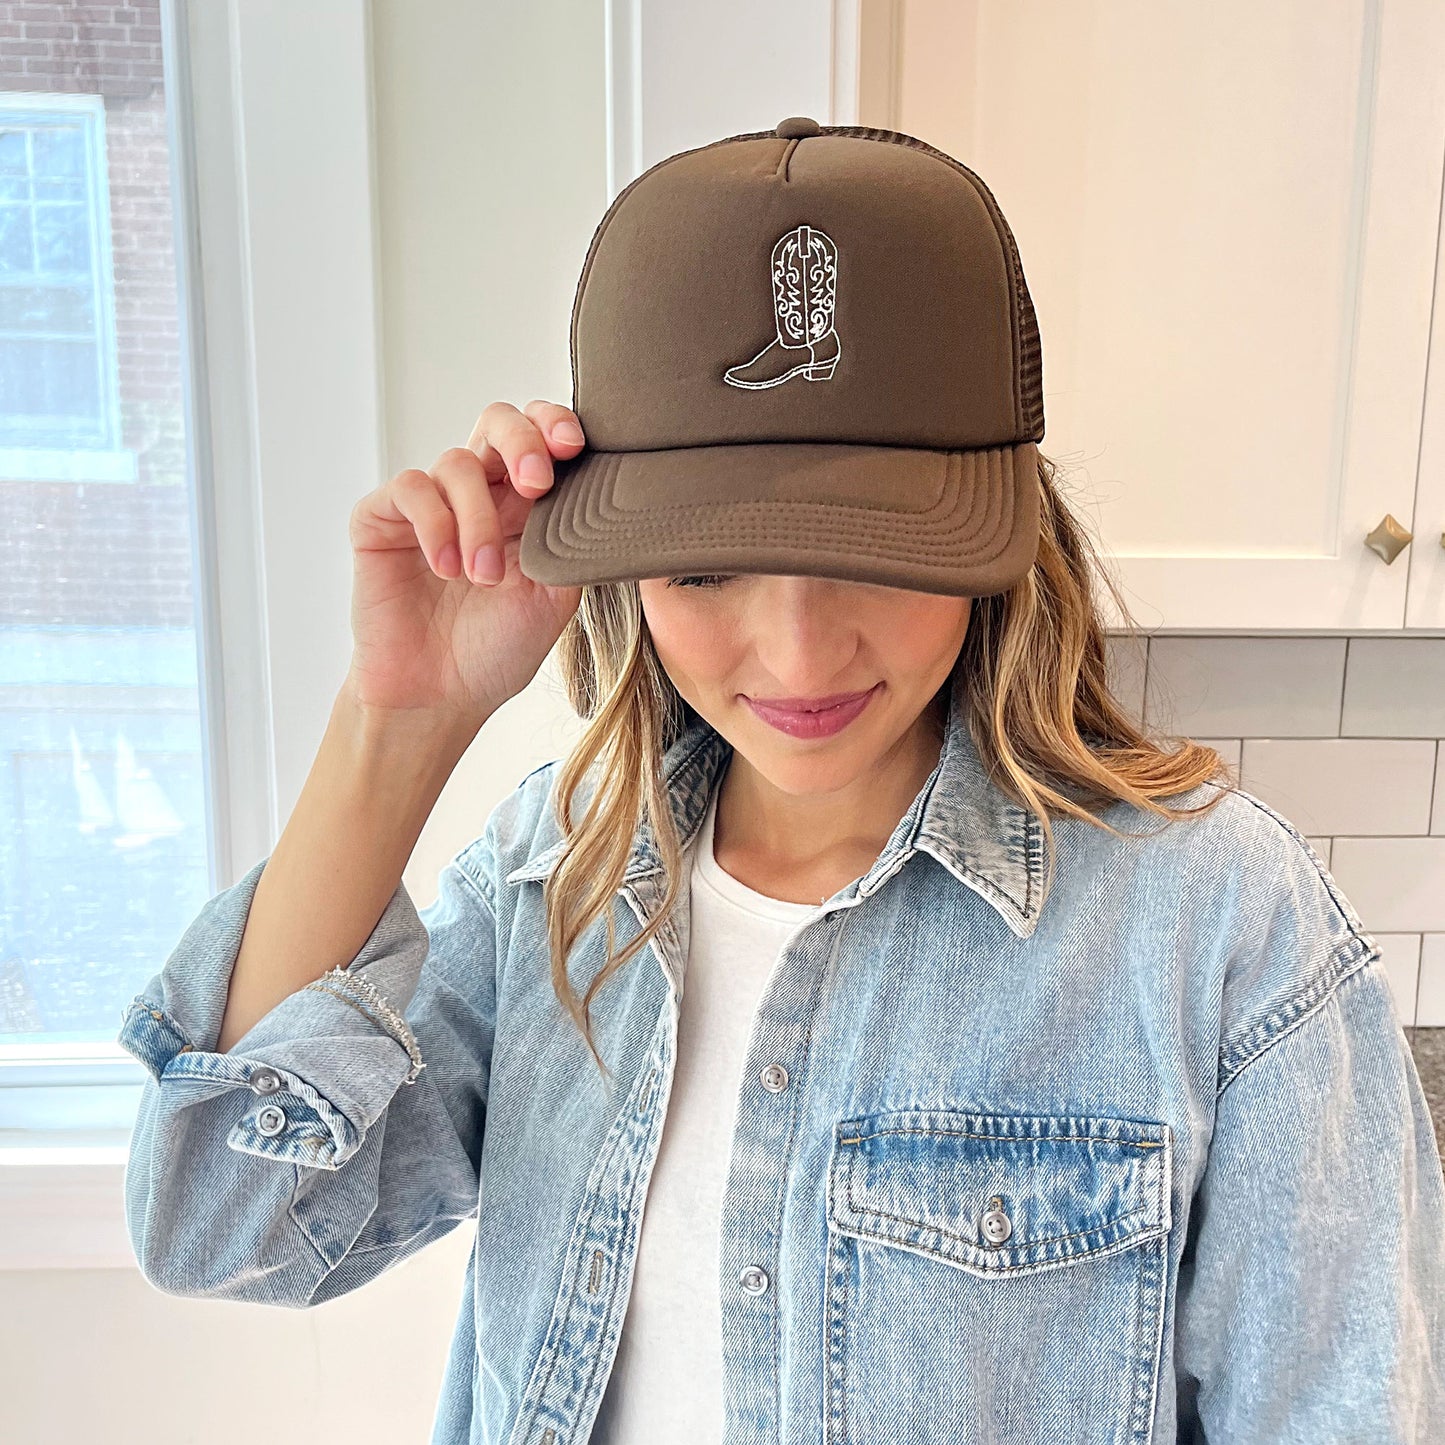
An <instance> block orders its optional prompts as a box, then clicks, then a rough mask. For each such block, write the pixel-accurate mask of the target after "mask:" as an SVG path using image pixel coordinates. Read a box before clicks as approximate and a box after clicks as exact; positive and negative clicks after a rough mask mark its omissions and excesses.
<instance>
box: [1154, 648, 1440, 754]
mask: <svg viewBox="0 0 1445 1445" xmlns="http://www.w3.org/2000/svg"><path fill="white" fill-rule="evenodd" d="M1345 644H1346V639H1345V638H1343V637H1174V636H1170V637H1153V638H1151V639H1150V641H1149V670H1148V675H1147V687H1146V713H1145V715H1146V717H1147V719H1148V721H1149V723H1150V725H1151V726H1153V727H1156V728H1158V729H1160V730H1161V731H1163V732H1166V733H1182V734H1184V735H1186V736H1189V737H1197V736H1200V735H1202V734H1213V735H1217V736H1220V737H1335V736H1337V735H1338V733H1339V730H1340V728H1339V722H1340V695H1341V687H1342V685H1343V679H1344V669H1345ZM1439 731H1441V732H1445V726H1442V727H1441V728H1440V729H1439Z"/></svg>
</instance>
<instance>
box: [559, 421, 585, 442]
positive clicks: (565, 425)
mask: <svg viewBox="0 0 1445 1445" xmlns="http://www.w3.org/2000/svg"><path fill="white" fill-rule="evenodd" d="M552 435H553V437H554V438H555V439H556V440H557V441H559V442H567V443H568V444H569V445H570V446H574V447H575V446H576V445H577V444H578V443H579V442H581V441H584V440H585V438H584V437H583V435H582V428H581V427H580V426H578V425H577V423H576V422H575V421H559V422H558V423H557V425H556V426H554V427H553V428H552Z"/></svg>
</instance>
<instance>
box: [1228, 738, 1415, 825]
mask: <svg viewBox="0 0 1445 1445" xmlns="http://www.w3.org/2000/svg"><path fill="white" fill-rule="evenodd" d="M1435 751H1436V749H1435V743H1434V740H1433V739H1431V740H1422V739H1418V738H1246V739H1245V740H1244V762H1243V766H1242V768H1241V770H1240V782H1241V783H1242V784H1243V786H1244V787H1245V788H1247V789H1248V790H1249V791H1250V792H1251V793H1254V794H1256V795H1257V796H1258V797H1260V798H1263V799H1264V801H1265V802H1267V803H1269V804H1270V806H1271V807H1273V808H1276V809H1277V810H1278V811H1279V812H1281V813H1283V814H1284V815H1285V816H1286V817H1287V818H1289V820H1290V821H1291V822H1292V823H1294V825H1295V826H1296V827H1297V828H1298V829H1299V830H1300V831H1301V832H1302V833H1328V834H1331V835H1334V834H1340V833H1352V834H1370V833H1374V834H1413V833H1428V832H1429V830H1430V794H1431V790H1432V788H1433V786H1434V779H1435Z"/></svg>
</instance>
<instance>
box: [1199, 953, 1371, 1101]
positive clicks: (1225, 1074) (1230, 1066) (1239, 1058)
mask: <svg viewBox="0 0 1445 1445" xmlns="http://www.w3.org/2000/svg"><path fill="white" fill-rule="evenodd" d="M1379 957H1380V948H1379V946H1378V944H1376V943H1375V941H1374V940H1373V939H1372V938H1370V937H1369V936H1368V935H1366V934H1363V933H1357V932H1354V931H1352V932H1351V933H1350V934H1349V936H1348V937H1347V938H1346V939H1345V940H1344V942H1343V943H1341V944H1340V945H1339V946H1338V947H1336V949H1335V950H1334V952H1333V953H1332V954H1331V955H1330V959H1329V962H1328V964H1327V965H1326V966H1325V968H1324V970H1323V971H1322V972H1321V974H1320V976H1319V977H1318V978H1316V979H1315V980H1314V982H1313V983H1311V984H1310V985H1309V986H1308V987H1306V988H1304V989H1302V990H1301V991H1300V992H1299V993H1297V994H1296V995H1295V996H1294V997H1293V998H1292V999H1290V1000H1289V1002H1288V1003H1285V1004H1283V1005H1281V1006H1280V1007H1279V1008H1276V1009H1272V1010H1271V1011H1270V1012H1269V1013H1268V1014H1267V1015H1266V1016H1265V1017H1264V1018H1263V1019H1261V1020H1260V1022H1259V1023H1257V1024H1256V1025H1255V1026H1254V1027H1253V1028H1251V1029H1250V1030H1249V1031H1248V1032H1247V1033H1246V1034H1245V1035H1244V1036H1243V1037H1242V1038H1240V1039H1238V1040H1236V1041H1235V1042H1234V1043H1232V1044H1230V1045H1229V1047H1228V1048H1225V1049H1222V1050H1221V1051H1220V1056H1219V1075H1218V1081H1217V1084H1216V1087H1215V1092H1214V1097H1215V1100H1216V1102H1217V1101H1218V1099H1219V1096H1220V1095H1221V1094H1222V1093H1223V1092H1224V1091H1225V1089H1227V1088H1228V1087H1229V1086H1230V1084H1232V1083H1233V1082H1234V1081H1235V1079H1237V1078H1238V1077H1239V1076H1240V1074H1241V1073H1243V1071H1244V1070H1245V1069H1247V1068H1248V1067H1249V1065H1250V1064H1252V1063H1254V1062H1255V1060H1256V1059H1259V1058H1261V1057H1262V1056H1263V1055H1264V1054H1265V1053H1267V1052H1268V1051H1269V1050H1270V1049H1271V1048H1273V1047H1274V1045H1275V1044H1277V1043H1278V1042H1279V1041H1280V1040H1281V1039H1282V1038H1284V1037H1285V1036H1286V1035H1287V1034H1289V1033H1291V1032H1293V1031H1294V1030H1295V1029H1296V1028H1298V1027H1299V1026H1300V1024H1302V1023H1303V1022H1304V1021H1305V1020H1306V1019H1307V1018H1309V1017H1311V1015H1313V1014H1315V1013H1317V1012H1318V1011H1319V1010H1320V1009H1321V1008H1323V1007H1324V1005H1325V1004H1326V1003H1328V1002H1329V1000H1330V999H1331V998H1333V997H1334V995H1335V993H1336V991H1337V990H1338V989H1339V986H1340V985H1341V984H1342V983H1344V981H1345V980H1346V979H1348V978H1352V977H1353V976H1354V975H1355V974H1357V973H1358V972H1359V971H1360V970H1361V969H1363V968H1364V967H1365V966H1366V965H1367V964H1370V963H1373V962H1374V961H1375V960H1376V959H1378V958H1379Z"/></svg>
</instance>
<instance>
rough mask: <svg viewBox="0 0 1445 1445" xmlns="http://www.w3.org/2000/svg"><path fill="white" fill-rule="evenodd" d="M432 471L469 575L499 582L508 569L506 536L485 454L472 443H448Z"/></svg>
mask: <svg viewBox="0 0 1445 1445" xmlns="http://www.w3.org/2000/svg"><path fill="white" fill-rule="evenodd" d="M432 475H433V476H434V477H435V478H436V485H437V488H438V490H439V491H440V493H441V495H442V497H443V498H444V499H445V503H446V505H447V506H448V508H449V510H450V511H451V513H452V515H453V516H454V518H455V530H456V539H457V546H458V547H459V549H460V551H461V557H462V561H463V564H464V567H465V570H466V574H467V576H468V577H469V578H470V579H471V580H472V581H473V582H481V583H485V584H487V585H491V584H492V583H495V582H500V581H501V580H502V577H503V576H504V575H505V573H506V552H505V545H506V539H505V538H504V537H503V536H502V522H501V518H500V517H499V516H498V514H497V505H496V503H495V502H494V501H493V500H492V493H491V488H490V486H489V485H488V477H487V472H486V467H485V465H484V463H483V461H482V458H481V457H480V456H478V455H477V453H476V452H475V451H473V450H472V448H471V447H448V448H447V450H446V451H444V452H443V453H442V454H441V456H440V457H438V458H437V461H436V465H435V466H434V467H433V468H432ZM459 570H460V569H459ZM450 575H453V576H454V575H456V574H455V573H453V574H450Z"/></svg>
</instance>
